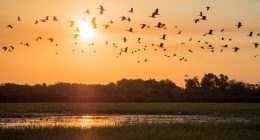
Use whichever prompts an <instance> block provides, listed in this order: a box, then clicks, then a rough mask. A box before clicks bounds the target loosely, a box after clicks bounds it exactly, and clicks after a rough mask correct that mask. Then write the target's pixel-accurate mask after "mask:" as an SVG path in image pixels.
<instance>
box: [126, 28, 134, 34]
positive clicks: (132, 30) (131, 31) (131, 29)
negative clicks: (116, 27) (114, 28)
mask: <svg viewBox="0 0 260 140" xmlns="http://www.w3.org/2000/svg"><path fill="white" fill-rule="evenodd" d="M126 31H128V32H130V33H133V32H134V29H133V28H130V29H129V30H126Z"/></svg>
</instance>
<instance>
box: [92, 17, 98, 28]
mask: <svg viewBox="0 0 260 140" xmlns="http://www.w3.org/2000/svg"><path fill="white" fill-rule="evenodd" d="M91 24H92V27H93V28H94V29H96V28H97V23H96V17H93V18H92V20H91Z"/></svg>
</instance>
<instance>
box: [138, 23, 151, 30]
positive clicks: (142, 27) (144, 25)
mask: <svg viewBox="0 0 260 140" xmlns="http://www.w3.org/2000/svg"><path fill="white" fill-rule="evenodd" d="M140 25H141V29H144V28H145V27H147V28H150V26H148V25H146V24H140Z"/></svg>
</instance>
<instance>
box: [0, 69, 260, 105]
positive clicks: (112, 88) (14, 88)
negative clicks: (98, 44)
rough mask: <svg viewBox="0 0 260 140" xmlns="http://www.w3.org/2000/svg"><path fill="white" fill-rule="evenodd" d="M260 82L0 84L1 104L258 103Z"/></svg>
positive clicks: (217, 79) (205, 79)
mask: <svg viewBox="0 0 260 140" xmlns="http://www.w3.org/2000/svg"><path fill="white" fill-rule="evenodd" d="M259 101H260V83H259V84H249V83H245V82H242V81H236V80H229V78H228V76H226V75H223V74H220V75H219V76H217V75H215V74H213V73H208V74H205V75H204V77H203V78H202V79H199V78H198V77H194V78H187V79H185V87H184V88H182V87H179V86H177V85H176V84H175V83H174V82H172V81H171V80H168V79H166V80H161V81H156V80H153V79H151V80H142V79H135V80H131V79H122V80H120V81H118V82H116V83H109V84H106V85H101V84H96V85H86V84H74V83H73V84H71V83H62V82H59V83H57V84H54V85H47V84H36V85H18V84H13V83H5V84H1V85H0V102H2V103H3V102H31V103H34V102H40V103H41V102H259Z"/></svg>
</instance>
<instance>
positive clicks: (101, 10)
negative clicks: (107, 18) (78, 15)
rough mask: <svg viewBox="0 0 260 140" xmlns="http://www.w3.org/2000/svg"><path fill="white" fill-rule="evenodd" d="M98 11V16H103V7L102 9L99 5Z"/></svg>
mask: <svg viewBox="0 0 260 140" xmlns="http://www.w3.org/2000/svg"><path fill="white" fill-rule="evenodd" d="M98 9H99V10H100V11H99V14H100V15H103V13H104V11H105V9H104V7H103V6H102V5H100V6H99V8H98Z"/></svg>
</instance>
